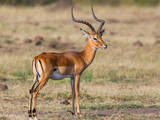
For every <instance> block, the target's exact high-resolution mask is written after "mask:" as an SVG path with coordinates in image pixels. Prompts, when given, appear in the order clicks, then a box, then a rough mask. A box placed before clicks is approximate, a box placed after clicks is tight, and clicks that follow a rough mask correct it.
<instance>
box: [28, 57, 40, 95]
mask: <svg viewBox="0 0 160 120" xmlns="http://www.w3.org/2000/svg"><path fill="white" fill-rule="evenodd" d="M32 67H33V72H34V75H35V78H34V83H33V85H32V88H31V89H30V91H29V93H33V90H34V88H35V86H36V84H37V82H40V80H41V74H42V72H43V69H42V63H41V61H40V60H37V63H36V60H33V62H32Z"/></svg>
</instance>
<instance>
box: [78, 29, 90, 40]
mask: <svg viewBox="0 0 160 120" xmlns="http://www.w3.org/2000/svg"><path fill="white" fill-rule="evenodd" d="M80 30H81V31H82V34H83V35H85V36H87V37H88V38H89V39H90V38H91V36H90V34H89V33H88V32H86V31H85V30H83V29H81V28H80Z"/></svg>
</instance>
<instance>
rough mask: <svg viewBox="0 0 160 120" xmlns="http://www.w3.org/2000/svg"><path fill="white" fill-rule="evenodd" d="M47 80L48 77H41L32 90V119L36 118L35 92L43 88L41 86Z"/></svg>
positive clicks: (35, 119)
mask: <svg viewBox="0 0 160 120" xmlns="http://www.w3.org/2000/svg"><path fill="white" fill-rule="evenodd" d="M47 81H48V78H43V77H41V79H40V82H39V83H38V85H37V86H36V88H35V89H34V90H33V117H34V120H38V119H37V113H36V102H37V94H38V92H39V91H40V90H41V89H42V88H43V86H44V85H45V84H46V83H47Z"/></svg>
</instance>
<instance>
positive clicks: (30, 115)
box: [28, 75, 38, 119]
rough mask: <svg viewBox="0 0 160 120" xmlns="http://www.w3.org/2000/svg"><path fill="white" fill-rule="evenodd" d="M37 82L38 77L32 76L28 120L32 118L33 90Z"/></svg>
mask: <svg viewBox="0 0 160 120" xmlns="http://www.w3.org/2000/svg"><path fill="white" fill-rule="evenodd" d="M37 82H38V75H35V76H34V82H33V85H32V87H31V89H30V90H29V94H30V98H29V111H28V116H29V118H30V119H31V118H32V100H33V89H34V88H35V86H36V84H37Z"/></svg>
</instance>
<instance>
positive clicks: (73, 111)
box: [71, 76, 75, 118]
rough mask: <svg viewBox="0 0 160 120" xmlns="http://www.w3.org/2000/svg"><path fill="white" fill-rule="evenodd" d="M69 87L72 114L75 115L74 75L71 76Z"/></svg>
mask: <svg viewBox="0 0 160 120" xmlns="http://www.w3.org/2000/svg"><path fill="white" fill-rule="evenodd" d="M71 89H72V112H71V113H72V116H73V118H74V117H75V110H74V100H75V77H74V76H73V77H71Z"/></svg>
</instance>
